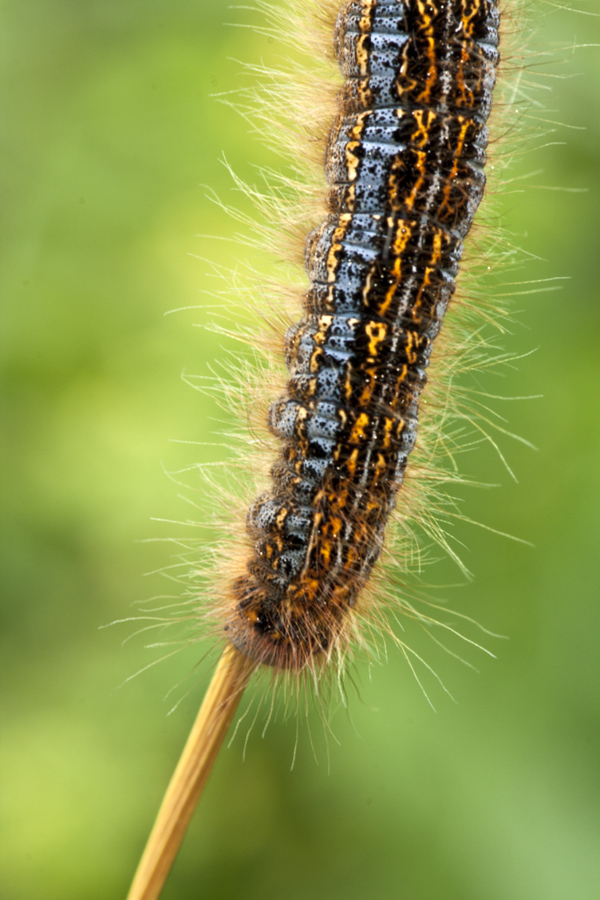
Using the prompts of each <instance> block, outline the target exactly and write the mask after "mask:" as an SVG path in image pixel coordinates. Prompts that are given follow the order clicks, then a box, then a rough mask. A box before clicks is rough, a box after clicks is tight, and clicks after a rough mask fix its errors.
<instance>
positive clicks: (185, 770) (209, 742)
mask: <svg viewBox="0 0 600 900" xmlns="http://www.w3.org/2000/svg"><path fill="white" fill-rule="evenodd" d="M254 668H255V664H254V663H252V662H251V661H250V660H248V659H247V658H246V657H245V656H243V655H242V654H241V653H239V652H238V651H237V650H236V649H235V647H233V646H232V645H231V644H228V645H227V647H226V648H225V650H224V651H223V655H222V656H221V659H220V660H219V663H218V665H217V668H216V670H215V674H214V675H213V678H212V681H211V683H210V685H209V687H208V691H207V692H206V696H205V698H204V701H203V703H202V706H201V707H200V711H199V712H198V716H197V718H196V721H195V723H194V726H193V728H192V731H191V733H190V736H189V738H188V740H187V743H186V745H185V747H184V750H183V753H182V754H181V759H180V760H179V763H178V764H177V768H176V769H175V772H174V773H173V777H172V778H171V783H170V784H169V787H168V788H167V792H166V794H165V797H164V800H163V802H162V806H161V807H160V810H159V812H158V816H157V817H156V822H155V823H154V828H153V829H152V832H151V834H150V837H149V838H148V843H147V844H146V849H145V850H144V854H143V856H142V858H141V860H140V864H139V866H138V869H137V872H136V873H135V877H134V879H133V883H132V885H131V889H130V891H129V894H128V895H127V900H156V898H157V897H159V895H160V892H161V891H162V889H163V885H164V883H165V881H166V880H167V876H168V874H169V872H170V870H171V866H172V865H173V862H174V860H175V857H176V856H177V853H178V852H179V848H180V846H181V843H182V841H183V838H184V836H185V833H186V831H187V828H188V825H189V824H190V821H191V818H192V815H193V814H194V810H195V808H196V804H197V803H198V800H199V799H200V796H201V794H202V791H203V790H204V786H205V785H206V782H207V781H208V777H209V775H210V772H211V769H212V767H213V764H214V762H215V760H216V758H217V756H218V755H219V750H220V749H221V744H222V743H223V740H224V738H225V735H226V734H227V729H228V728H229V726H230V724H231V720H232V719H233V717H234V715H235V711H236V709H237V706H238V703H239V702H240V699H241V696H242V694H243V692H244V688H245V687H246V685H247V683H248V679H249V678H250V675H251V674H252V671H253V670H254Z"/></svg>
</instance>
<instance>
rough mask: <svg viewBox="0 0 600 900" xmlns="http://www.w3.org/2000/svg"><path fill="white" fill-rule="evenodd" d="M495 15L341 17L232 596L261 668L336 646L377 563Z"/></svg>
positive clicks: (490, 59)
mask: <svg viewBox="0 0 600 900" xmlns="http://www.w3.org/2000/svg"><path fill="white" fill-rule="evenodd" d="M498 21H499V17H498V11H497V7H496V5H495V3H493V2H490V0H462V2H460V3H451V2H444V0H433V2H431V0H430V2H424V0H405V2H397V0H385V2H381V0H379V2H375V0H366V2H365V0H363V2H360V0H358V2H350V3H347V4H346V5H345V6H344V7H343V8H342V10H341V12H340V13H339V15H338V18H337V20H336V24H335V30H334V45H335V50H336V55H337V58H338V62H339V65H340V68H341V71H342V74H343V76H344V78H345V83H344V85H343V87H342V88H341V90H340V92H339V94H338V96H337V106H338V112H337V115H336V118H335V121H334V124H333V126H332V129H331V133H330V136H329V139H328V141H327V146H326V151H325V171H326V175H327V181H328V183H329V194H328V196H327V199H326V201H325V205H326V208H327V210H328V214H327V217H326V218H325V219H324V221H323V222H322V223H321V225H319V226H318V227H317V228H316V229H315V230H314V231H313V232H312V233H311V234H309V236H308V237H307V239H306V244H305V265H306V270H307V273H308V276H309V279H310V282H311V286H310V288H309V290H308V291H307V293H306V295H305V297H304V300H303V306H304V316H303V318H302V319H301V320H300V322H298V323H297V324H296V325H295V326H292V328H290V329H289V330H288V332H287V334H286V336H285V351H286V365H287V368H288V371H289V373H290V376H291V377H290V380H289V381H288V384H287V386H286V391H285V393H284V394H283V395H282V396H281V397H280V398H279V399H278V400H276V401H275V402H274V403H273V404H272V406H271V407H270V410H269V427H270V429H271V431H272V432H273V433H274V434H275V435H277V436H278V437H279V438H280V440H281V441H282V446H281V450H280V454H279V458H278V460H277V462H276V463H275V464H274V465H273V467H272V469H271V475H272V479H273V486H272V488H271V489H270V490H269V492H268V493H266V494H265V495H264V496H262V497H261V498H259V500H257V501H256V503H255V504H254V505H253V506H252V507H251V510H250V512H249V515H248V519H247V530H248V533H249V536H250V538H251V541H252V544H253V550H252V554H251V558H250V559H249V560H248V562H247V566H246V568H247V571H246V573H245V574H244V575H243V576H241V577H239V578H238V579H237V580H236V581H235V582H234V583H233V585H232V587H231V599H232V611H231V614H230V618H229V622H228V624H227V633H228V637H229V639H230V640H231V642H232V643H233V644H234V645H235V646H236V647H237V648H238V649H239V650H241V651H242V652H243V653H244V654H245V655H247V656H249V657H250V658H252V659H253V660H255V661H256V662H259V663H267V664H269V665H273V666H276V667H277V668H283V669H289V668H292V669H302V668H304V667H305V666H307V665H314V662H315V658H316V657H318V655H319V654H325V655H326V656H327V655H330V654H331V653H332V652H334V651H335V649H336V645H337V643H338V641H340V640H342V641H343V639H344V636H345V635H347V633H348V631H349V627H348V617H349V616H351V615H352V612H351V611H352V610H353V609H354V607H356V606H357V605H360V602H361V601H360V595H361V591H362V590H363V588H364V587H365V585H366V583H367V582H368V579H369V576H370V574H371V571H372V569H373V566H374V565H375V563H376V561H377V559H378V557H379V555H380V553H381V548H382V545H383V541H384V535H385V529H386V526H387V522H388V519H389V516H390V513H391V511H392V510H393V508H394V505H395V495H396V493H397V491H398V490H399V489H400V487H401V484H402V481H403V477H404V472H405V469H406V465H407V459H408V455H409V453H410V451H411V450H412V448H413V446H414V443H415V439H416V431H417V421H418V398H419V395H420V393H421V391H422V389H423V387H424V386H425V383H426V368H427V365H428V362H429V357H430V354H431V350H432V346H433V340H434V338H435V336H436V335H437V333H438V331H439V329H440V326H441V323H442V319H443V317H444V313H445V311H446V308H447V306H448V303H449V301H450V299H451V297H452V294H453V292H454V284H455V277H456V275H457V273H458V264H459V261H460V258H461V255H462V248H463V240H464V238H465V236H466V235H467V233H468V231H469V228H470V226H471V223H472V221H473V217H474V214H475V211H476V209H477V206H478V205H479V201H480V199H481V197H482V194H483V189H484V184H485V176H484V173H483V166H484V163H485V160H486V153H485V150H486V145H487V129H486V127H485V122H486V120H487V118H488V114H489V111H490V107H491V92H492V89H493V86H494V83H495V68H496V65H497V63H498V58H499V55H498V50H497V45H498Z"/></svg>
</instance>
